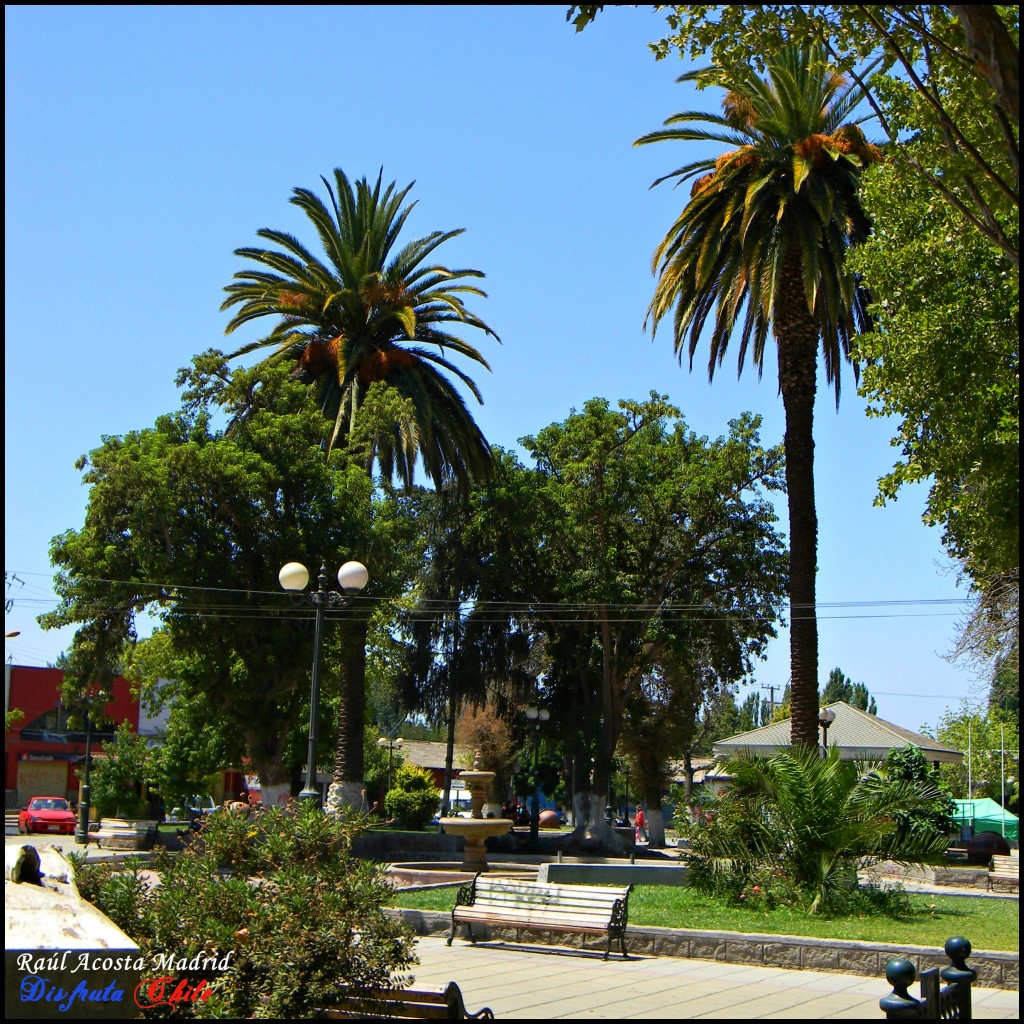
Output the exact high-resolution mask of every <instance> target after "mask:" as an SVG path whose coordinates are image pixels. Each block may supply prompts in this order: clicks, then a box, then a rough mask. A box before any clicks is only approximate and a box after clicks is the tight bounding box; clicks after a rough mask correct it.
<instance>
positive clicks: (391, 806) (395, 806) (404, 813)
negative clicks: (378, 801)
mask: <svg viewBox="0 0 1024 1024" xmlns="http://www.w3.org/2000/svg"><path fill="white" fill-rule="evenodd" d="M440 800H441V791H440V790H439V789H438V788H437V786H436V785H435V784H434V777H433V775H431V774H430V772H428V771H427V770H426V769H425V768H417V767H415V766H414V765H411V764H403V765H401V766H400V767H399V769H398V771H396V772H395V780H394V785H393V786H392V787H391V789H390V790H389V791H388V793H387V795H386V796H385V797H384V811H385V813H386V814H387V816H388V817H389V818H394V819H395V820H396V821H397V823H398V824H399V825H400V826H401V827H402V828H407V829H412V830H418V829H422V828H425V827H426V825H427V824H428V822H429V821H430V819H431V818H432V817H433V816H434V814H435V812H436V811H437V806H438V803H439V802H440Z"/></svg>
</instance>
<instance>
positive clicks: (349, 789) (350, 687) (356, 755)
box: [327, 611, 368, 811]
mask: <svg viewBox="0 0 1024 1024" xmlns="http://www.w3.org/2000/svg"><path fill="white" fill-rule="evenodd" d="M346 614H348V615H352V612H351V611H349V612H347V613H346ZM367 629H368V624H367V622H366V621H365V620H364V619H362V618H356V617H353V618H351V619H349V620H348V621H346V622H345V642H344V652H345V653H344V660H343V662H342V672H341V699H340V701H339V703H338V746H337V750H336V753H335V758H334V776H333V780H332V782H331V787H330V790H329V791H328V795H327V806H328V807H329V808H330V809H331V810H332V811H336V810H338V808H339V807H340V806H341V805H345V806H348V807H355V808H359V807H361V806H362V793H363V789H364V787H365V782H364V779H363V725H364V723H363V718H364V706H365V700H366V698H365V692H364V691H365V682H366V633H367Z"/></svg>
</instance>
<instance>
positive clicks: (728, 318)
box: [636, 45, 881, 746]
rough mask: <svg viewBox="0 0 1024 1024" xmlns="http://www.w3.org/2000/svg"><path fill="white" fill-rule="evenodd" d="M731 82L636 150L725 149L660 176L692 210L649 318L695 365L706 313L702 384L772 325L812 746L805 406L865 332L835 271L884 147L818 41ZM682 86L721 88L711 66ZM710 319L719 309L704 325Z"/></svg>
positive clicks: (813, 641) (658, 268)
mask: <svg viewBox="0 0 1024 1024" xmlns="http://www.w3.org/2000/svg"><path fill="white" fill-rule="evenodd" d="M766 65H767V77H766V78H765V79H761V78H760V77H758V75H757V74H755V73H754V71H752V70H751V71H750V72H749V73H748V74H747V76H746V77H745V78H744V79H743V80H742V81H739V82H730V83H728V85H729V91H728V92H727V95H726V97H725V99H724V101H723V113H722V114H721V115H716V114H708V113H703V112H696V111H688V112H685V113H681V114H676V115H675V116H674V117H671V118H669V119H668V120H667V121H666V122H665V124H666V127H665V128H664V129H662V130H661V131H657V132H652V133H650V134H649V135H645V136H643V138H641V139H638V140H637V143H636V144H637V145H644V144H647V143H650V142H662V141H666V140H679V141H684V142H720V143H724V144H725V145H727V146H731V147H733V148H732V149H731V150H730V151H729V152H727V153H724V154H723V155H721V156H719V157H717V159H716V158H714V157H703V158H700V159H698V160H695V161H694V162H693V163H690V164H687V165H686V166H685V167H681V168H679V169H678V170H676V171H673V172H672V173H671V174H668V175H665V176H664V177H662V178H659V179H658V181H657V182H655V184H658V183H660V182H661V181H665V180H667V179H668V178H677V179H679V181H680V182H681V181H685V180H687V179H689V178H693V177H696V178H697V180H696V181H695V183H694V184H693V187H692V191H691V194H690V202H689V203H688V204H687V206H686V207H685V208H684V209H683V211H682V213H680V215H679V217H678V218H677V219H676V221H675V223H674V224H673V225H672V226H671V227H670V228H669V230H668V232H667V234H666V235H665V238H664V241H662V243H661V244H660V245H659V246H658V248H657V250H656V251H655V254H654V258H653V261H652V267H653V269H654V271H655V272H656V273H657V275H658V282H657V286H656V289H655V293H654V298H653V300H652V301H651V305H650V308H649V312H648V319H649V320H650V321H652V328H653V330H654V331H657V327H658V325H659V323H660V322H661V320H662V319H663V318H664V317H665V316H667V315H668V313H669V312H670V311H671V310H673V308H674V310H675V312H674V316H673V335H674V343H675V350H676V353H677V355H678V356H679V358H680V360H682V353H683V350H684V348H685V349H688V352H689V358H690V365H691V368H692V366H693V356H694V352H695V351H696V348H697V345H698V342H699V340H700V337H701V333H702V331H703V329H704V326H705V323H706V321H707V320H708V318H709V316H711V317H712V326H711V333H710V337H709V343H710V356H709V359H708V377H709V379H711V378H713V377H714V372H715V368H716V367H717V366H719V365H720V364H721V362H722V360H723V359H724V358H725V351H726V347H727V345H728V343H729V339H730V337H731V336H732V334H733V333H734V331H736V330H738V332H739V360H738V368H739V371H740V372H742V369H743V365H744V362H745V360H746V356H747V353H748V351H749V352H750V353H751V357H752V359H753V361H754V363H755V364H756V366H757V368H758V372H759V373H760V371H761V369H762V366H763V359H764V349H765V342H766V340H767V337H768V331H769V328H770V329H771V332H772V334H773V335H774V338H775V341H776V344H777V346H778V362H779V391H780V392H781V394H782V401H783V404H784V406H785V413H786V436H785V450H786V486H787V491H788V499H789V526H790V582H789V599H790V662H791V673H792V677H791V681H792V692H793V701H792V708H793V717H792V722H793V725H792V741H793V742H794V743H799V744H804V745H807V746H814V745H815V743H816V742H817V713H818V681H817V676H818V630H817V621H816V616H815V568H816V556H817V533H818V525H817V515H816V512H815V505H814V436H813V422H814V397H815V390H816V376H817V351H818V346H819V344H820V346H821V351H822V355H823V358H824V362H825V373H826V377H827V379H828V381H829V382H830V383H832V384H833V385H834V386H835V394H836V402H837V403H838V401H839V369H840V366H841V363H842V361H843V360H844V359H849V357H850V342H851V338H852V337H853V336H854V335H855V334H856V332H857V331H858V330H859V329H862V328H863V327H864V326H866V322H867V321H866V315H865V311H864V300H865V298H866V296H864V295H863V293H862V291H861V289H859V288H858V286H857V282H856V281H855V280H854V278H853V276H852V274H851V273H849V272H848V271H847V269H846V266H845V256H846V251H847V249H848V247H849V246H850V245H851V244H853V243H855V242H858V241H861V240H863V239H864V238H865V237H866V236H867V234H868V233H869V230H870V224H869V222H868V220H867V217H866V216H865V214H864V211H863V209H862V208H861V205H860V202H859V201H858V198H857V186H858V178H859V176H860V173H861V171H862V170H863V168H864V167H865V165H866V164H868V163H870V162H872V161H874V160H877V159H879V158H880V155H881V154H880V151H879V150H878V149H877V147H875V146H872V145H871V144H869V143H868V142H866V141H865V139H864V134H863V132H862V131H861V130H860V128H859V127H857V125H856V124H844V122H845V121H846V120H847V118H848V117H849V115H850V114H851V112H852V110H853V108H854V106H855V105H856V103H857V101H858V100H859V98H860V93H859V92H858V91H857V90H855V89H853V88H852V87H849V86H847V84H846V83H845V81H844V79H843V78H842V76H840V75H838V74H836V73H834V72H832V71H830V70H828V68H827V67H826V64H825V53H824V51H823V50H822V48H821V47H819V46H806V45H805V46H790V47H787V48H786V49H784V50H783V51H781V52H780V53H778V54H776V55H774V56H773V57H771V58H769V59H768V60H767V61H766ZM679 81H681V82H690V81H696V82H700V83H702V84H715V85H719V86H723V87H724V86H726V84H727V83H726V79H725V75H724V73H723V72H722V71H721V70H720V69H719V68H717V67H712V68H709V69H704V70H701V71H693V72H690V73H688V74H685V75H683V76H681V78H680V79H679ZM712 313H713V315H712Z"/></svg>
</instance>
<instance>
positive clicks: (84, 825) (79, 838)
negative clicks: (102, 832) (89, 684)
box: [75, 697, 94, 846]
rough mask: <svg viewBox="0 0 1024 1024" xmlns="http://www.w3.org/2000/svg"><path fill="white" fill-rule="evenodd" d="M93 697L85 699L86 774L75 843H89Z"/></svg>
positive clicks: (83, 778) (83, 779)
mask: <svg viewBox="0 0 1024 1024" xmlns="http://www.w3.org/2000/svg"><path fill="white" fill-rule="evenodd" d="M93 700H94V698H93V697H87V698H86V699H85V700H84V701H83V705H84V707H85V774H84V775H83V776H82V795H81V798H80V799H79V801H78V824H77V825H76V826H75V844H76V845H78V846H88V845H89V808H90V804H91V801H92V786H91V785H90V775H91V772H92V702H93Z"/></svg>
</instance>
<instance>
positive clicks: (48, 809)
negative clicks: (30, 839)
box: [18, 796, 76, 836]
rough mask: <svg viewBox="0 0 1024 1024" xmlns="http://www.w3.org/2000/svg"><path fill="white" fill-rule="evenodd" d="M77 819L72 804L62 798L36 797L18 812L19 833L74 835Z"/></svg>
mask: <svg viewBox="0 0 1024 1024" xmlns="http://www.w3.org/2000/svg"><path fill="white" fill-rule="evenodd" d="M75 825H76V818H75V814H74V811H72V810H71V806H70V804H69V803H68V802H67V800H65V799H64V797H62V796H34V797H32V799H31V800H29V802H28V806H27V807H25V808H23V809H22V810H20V811H19V812H18V831H19V832H21V833H22V834H25V833H29V834H31V833H32V832H57V833H61V834H63V835H68V836H70V835H74V832H75Z"/></svg>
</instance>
